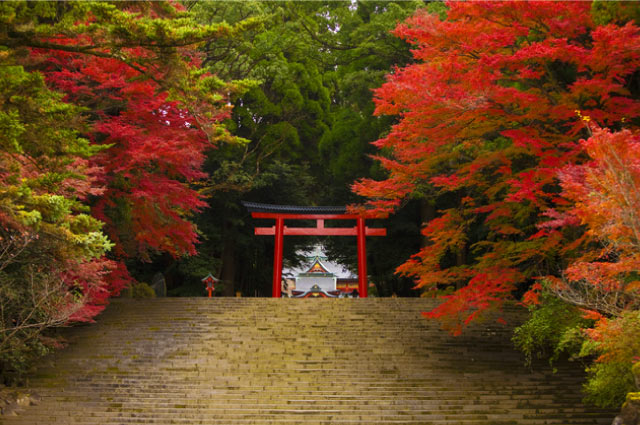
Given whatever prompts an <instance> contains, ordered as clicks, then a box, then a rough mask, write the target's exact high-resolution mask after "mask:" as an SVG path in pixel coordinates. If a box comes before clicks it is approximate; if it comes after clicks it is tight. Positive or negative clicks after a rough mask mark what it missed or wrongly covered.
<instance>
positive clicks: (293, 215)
mask: <svg viewBox="0 0 640 425" xmlns="http://www.w3.org/2000/svg"><path fill="white" fill-rule="evenodd" d="M242 204H243V205H244V206H245V207H246V208H247V210H248V211H249V212H250V213H251V216H252V217H253V218H258V219H273V220H275V221H276V224H275V226H271V227H256V228H255V234H256V235H273V236H275V248H274V255H273V290H272V296H273V297H274V298H280V297H281V296H282V288H281V280H282V246H283V236H285V235H286V236H293V235H306V236H356V237H357V240H358V294H359V295H360V297H366V296H367V283H368V282H367V254H366V247H365V236H386V234H387V229H384V228H369V227H366V226H365V220H366V219H367V218H370V217H366V216H364V215H359V214H349V213H347V208H346V207H344V206H319V207H309V206H295V205H271V204H260V203H255V202H246V201H243V202H242ZM285 220H316V227H287V226H285V225H284V221H285ZM325 220H356V226H354V227H325V226H324V221H325Z"/></svg>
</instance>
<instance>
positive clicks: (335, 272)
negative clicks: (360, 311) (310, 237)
mask: <svg viewBox="0 0 640 425" xmlns="http://www.w3.org/2000/svg"><path fill="white" fill-rule="evenodd" d="M299 254H300V255H303V256H304V255H305V254H306V257H307V261H305V262H304V263H303V265H302V266H301V267H295V268H290V267H286V268H285V269H283V271H282V275H283V282H282V283H283V294H286V295H287V296H289V297H292V298H310V297H322V298H344V297H354V296H357V294H358V276H357V275H354V274H353V273H352V272H351V271H350V270H348V269H347V268H345V267H344V266H342V265H341V264H338V263H335V262H332V261H329V260H328V259H327V257H325V256H324V253H323V250H322V247H321V246H316V247H315V248H314V250H313V251H311V252H308V253H299ZM354 291H355V292H354Z"/></svg>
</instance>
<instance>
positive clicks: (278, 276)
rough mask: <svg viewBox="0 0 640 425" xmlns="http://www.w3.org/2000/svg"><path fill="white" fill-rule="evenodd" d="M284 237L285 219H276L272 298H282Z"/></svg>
mask: <svg viewBox="0 0 640 425" xmlns="http://www.w3.org/2000/svg"><path fill="white" fill-rule="evenodd" d="M283 236H284V219H283V218H276V234H275V247H274V249H273V288H272V291H271V296H272V297H273V298H280V297H281V296H282V245H283V239H284V238H283Z"/></svg>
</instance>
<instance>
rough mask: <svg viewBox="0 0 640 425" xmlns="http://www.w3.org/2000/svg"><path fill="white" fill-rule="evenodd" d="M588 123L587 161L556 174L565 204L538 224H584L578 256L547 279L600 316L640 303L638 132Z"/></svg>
mask: <svg viewBox="0 0 640 425" xmlns="http://www.w3.org/2000/svg"><path fill="white" fill-rule="evenodd" d="M585 120H589V119H588V118H586V117H585ZM588 125H589V128H590V130H591V131H592V133H593V134H592V136H591V137H589V138H588V139H584V140H581V141H580V145H581V146H582V147H583V148H584V152H585V153H586V154H588V155H589V158H590V160H589V161H587V162H585V163H583V164H581V165H568V166H565V167H564V168H562V169H561V170H560V171H559V172H558V175H559V178H560V182H561V187H562V196H563V197H564V198H565V199H567V200H568V201H569V203H568V206H567V207H565V209H564V210H563V211H561V212H558V211H557V210H552V211H553V214H547V215H548V216H552V217H553V218H554V220H552V221H551V222H547V223H543V225H544V226H545V227H558V226H563V225H566V223H575V222H578V223H580V224H581V225H584V226H585V227H586V233H585V235H584V237H583V238H582V240H581V241H582V243H583V248H582V250H581V252H582V253H581V255H580V257H578V258H576V259H574V260H573V261H572V262H571V263H570V264H569V266H568V267H567V268H566V270H565V273H564V276H563V277H564V279H557V278H556V279H550V280H551V282H552V284H553V286H552V290H554V291H555V292H556V293H557V294H558V295H559V296H560V297H561V298H563V299H565V300H567V301H569V302H571V303H573V304H577V305H580V306H581V307H583V308H585V309H587V311H590V312H591V314H594V315H595V314H597V315H599V317H600V318H601V317H602V314H607V315H611V316H618V315H620V314H621V313H622V312H623V311H625V310H632V309H634V308H638V307H640V285H639V284H638V277H637V271H638V270H640V216H639V215H638V211H640V192H639V191H638V188H639V187H640V136H638V134H636V133H633V132H632V131H630V130H626V129H625V130H621V131H618V132H611V131H610V130H609V129H606V128H605V129H603V128H600V127H599V126H597V125H595V124H593V123H589V124H588Z"/></svg>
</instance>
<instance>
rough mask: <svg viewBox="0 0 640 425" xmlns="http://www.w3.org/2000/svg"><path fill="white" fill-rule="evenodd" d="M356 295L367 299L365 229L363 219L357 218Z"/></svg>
mask: <svg viewBox="0 0 640 425" xmlns="http://www.w3.org/2000/svg"><path fill="white" fill-rule="evenodd" d="M357 228H358V234H357V238H358V294H359V295H360V297H361V298H367V289H368V288H367V287H368V284H369V283H368V279H367V247H366V227H365V221H364V218H362V217H358V225H357Z"/></svg>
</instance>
